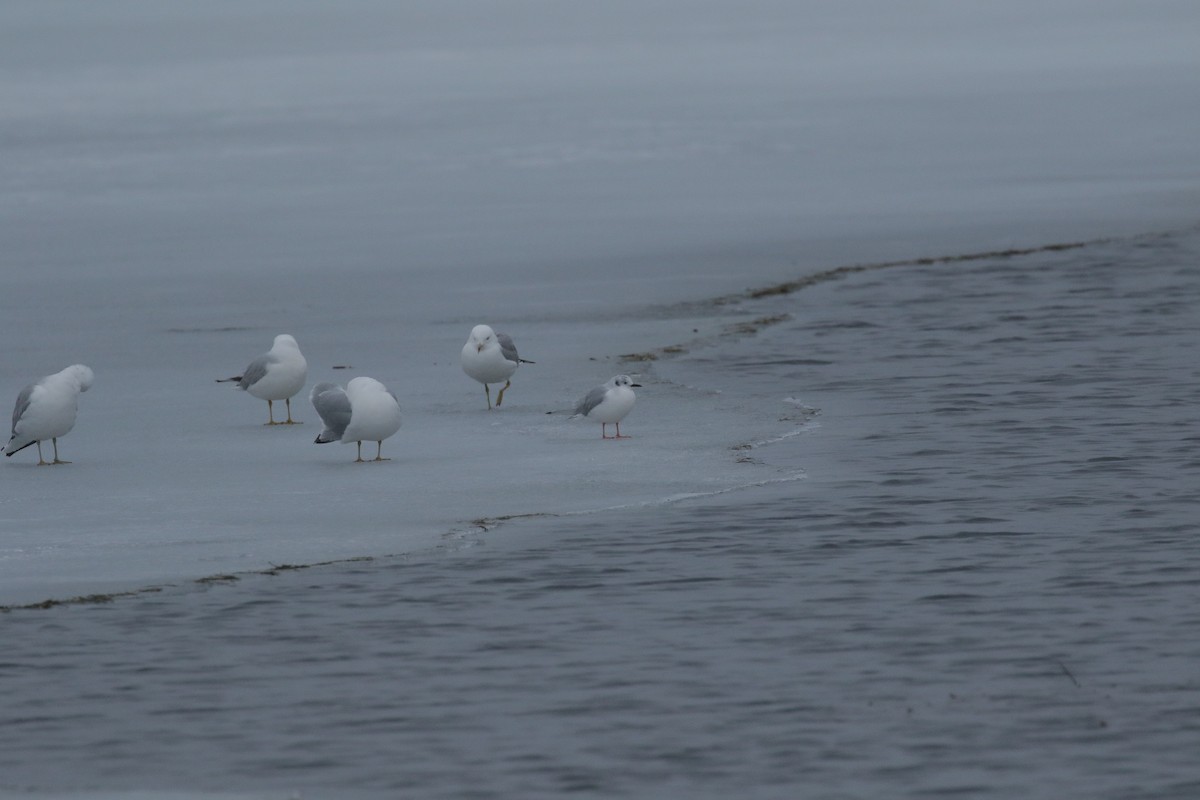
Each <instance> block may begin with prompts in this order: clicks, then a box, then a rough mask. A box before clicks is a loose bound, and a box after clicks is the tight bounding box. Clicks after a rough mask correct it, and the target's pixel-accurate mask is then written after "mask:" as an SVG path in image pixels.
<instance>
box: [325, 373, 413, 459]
mask: <svg viewBox="0 0 1200 800" xmlns="http://www.w3.org/2000/svg"><path fill="white" fill-rule="evenodd" d="M309 400H311V401H312V404H313V408H315V409H316V410H317V414H318V415H319V416H320V417H321V421H322V422H323V423H324V424H325V429H324V430H323V431H321V432H320V433H319V434H318V435H317V438H316V439H315V440H314V441H315V442H316V443H317V444H327V443H329V442H342V443H343V444H349V443H350V442H357V443H358V458H356V459H354V460H355V461H356V462H359V461H362V460H363V457H362V443H363V442H364V441H366V442H375V443H376V444H377V448H376V451H375V459H374V460H375V461H390V460H391V459H388V458H384V457H383V440H384V439H387V438H388V437H390V436H391V435H392V434H394V433H395V432H396V431H398V430H400V403H399V401H398V400H396V395H394V394H392V393H391V392H389V391H388V389H387V387H386V386H384V385H383V384H382V383H380V382H379V381H377V380H375V379H374V378H355V379H354V380H352V381H350V382H349V383H347V384H346V388H345V389H344V390H343V389H342V387H340V386H338V385H337V384H336V383H318V384H317V385H316V386H314V387H313V390H312V393H311V394H310V395H309Z"/></svg>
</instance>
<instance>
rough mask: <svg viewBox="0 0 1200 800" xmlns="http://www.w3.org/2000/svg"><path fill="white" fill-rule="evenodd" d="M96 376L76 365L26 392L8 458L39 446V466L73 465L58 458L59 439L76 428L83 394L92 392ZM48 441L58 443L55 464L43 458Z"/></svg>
mask: <svg viewBox="0 0 1200 800" xmlns="http://www.w3.org/2000/svg"><path fill="white" fill-rule="evenodd" d="M95 377H96V376H95V374H94V373H93V372H92V370H91V368H90V367H85V366H84V365H83V364H74V365H72V366H69V367H67V368H66V369H64V370H63V371H62V372H56V373H54V374H53V375H47V376H46V377H44V378H41V379H39V380H37V381H35V382H34V383H31V384H29V385H28V386H26V387H25V388H24V389H22V390H21V393H20V394H19V395H17V405H16V408H14V409H13V426H12V438H10V439H9V440H8V444H7V445H5V447H4V455H6V456H11V455H12V454H13V453H16V452H18V451H20V450H24V449H25V448H26V447H29V445H31V444H36V445H37V449H38V465H39V466H41V465H45V464H70V463H71V462H70V461H62V460H60V459H59V457H58V437H60V436H66V435H67V434H68V433H69V432H70V430H71V429H72V428H74V427H75V415H76V414H77V413H78V411H79V393H80V392H86V391H87V390H88V389H90V388H91V386H92V381H93V380H95ZM44 439H49V440H50V441H51V442H53V444H54V460H53V461H46V460H45V459H43V458H42V441H43V440H44Z"/></svg>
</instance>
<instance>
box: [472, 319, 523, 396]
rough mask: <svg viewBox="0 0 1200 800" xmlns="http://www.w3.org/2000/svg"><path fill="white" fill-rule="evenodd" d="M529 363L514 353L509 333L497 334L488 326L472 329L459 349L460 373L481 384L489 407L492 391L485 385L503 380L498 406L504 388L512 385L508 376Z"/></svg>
mask: <svg viewBox="0 0 1200 800" xmlns="http://www.w3.org/2000/svg"><path fill="white" fill-rule="evenodd" d="M532 363H533V362H532V361H526V360H525V359H523V358H521V357H520V356H518V355H517V346H516V345H515V344H513V340H512V337H511V336H509V335H507V334H504V333H496V332H495V331H494V330H492V329H491V328H490V327H489V326H487V325H476V326H475V327H474V328H472V329H471V335H470V336H468V337H467V343H466V344H464V345H463V349H462V368H463V372H465V373H467V374H468V375H470V376H471V377H472V378H474V379H475V380H477V381H479V382H480V383H482V384H483V394H484V396H485V397H486V398H487V404H488V409H489V410H490V409H491V407H492V392H491V389H489V388H488V384H489V383H499V382H500V381H504V386H503V387H502V388H501V389H500V392H499V394H497V395H496V406H497V407H499V405H500V404H501V403H503V402H504V390H505V389H507V388H508V387H509V386H511V385H512V381H511V380H509V378H511V377H512V374H513V373H514V372H516V371H517V367H519V366H520V365H522V364H532Z"/></svg>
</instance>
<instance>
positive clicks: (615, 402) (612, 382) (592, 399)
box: [571, 375, 642, 439]
mask: <svg viewBox="0 0 1200 800" xmlns="http://www.w3.org/2000/svg"><path fill="white" fill-rule="evenodd" d="M634 387H636V388H638V389H640V388H641V387H642V385H641V384H640V383H634V382H633V379H632V378H630V377H629V376H628V375H617V376H615V377H613V378H610V379H609V381H608V383H602V384H600V385H599V386H597V387H596V388H594V389H592V390H591V391H590V392H588V393H587V394H586V395H584V396H583V399H582V400H580V401H579V403H578V404H577V405H576V406H575V413H574V414H572V415H571V418H572V419H574V418H575V417H581V416H582V417H587V418H588V419H592V420H595V421H596V422H599V423H600V438H601V439H628V438H629V437H628V436H622V435H621V420H623V419H625V415H626V414H628V413H629V412H630V411H632V410H633V404H634V403H635V402H636V401H637V396H636V395H635V394H634V393H633V389H634ZM610 422H612V423H616V426H617V435H616V436H609V435H608V424H609V423H610Z"/></svg>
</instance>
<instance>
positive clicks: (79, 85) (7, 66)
mask: <svg viewBox="0 0 1200 800" xmlns="http://www.w3.org/2000/svg"><path fill="white" fill-rule="evenodd" d="M0 15H2V19H0V131H3V137H2V138H0V147H2V148H3V152H4V158H3V159H0V182H2V183H3V185H4V186H5V192H4V193H3V195H0V241H3V242H4V251H3V253H2V254H0V258H2V259H3V263H2V266H0V342H3V345H4V353H5V358H4V361H3V364H2V365H0V397H9V398H12V397H15V396H16V394H17V392H18V391H19V390H20V388H21V386H23V385H25V384H26V383H27V382H28V380H29V377H30V376H35V375H44V374H47V373H49V372H51V371H53V370H54V369H58V368H60V367H61V366H62V365H63V364H70V363H75V362H77V361H82V362H85V363H87V364H89V365H90V366H91V367H92V368H93V369H94V370H95V373H96V386H95V388H94V389H93V390H92V391H91V392H89V394H88V396H87V402H86V403H84V404H82V406H81V408H80V412H79V420H78V423H77V425H76V427H75V429H74V431H73V432H72V433H71V460H72V461H73V462H74V463H73V464H72V465H70V466H65V467H60V468H55V469H54V470H49V469H47V468H37V467H36V466H34V465H33V464H31V463H24V462H20V461H18V459H15V458H14V459H8V460H6V462H12V463H4V464H3V465H0V466H3V467H4V469H3V470H2V474H0V604H16V603H25V602H34V601H39V600H42V599H45V598H49V597H66V596H73V595H80V594H86V593H90V592H101V591H119V590H126V589H137V588H140V587H144V586H150V585H155V584H159V583H163V582H169V581H179V580H189V579H193V578H199V577H203V576H207V575H212V574H215V573H224V572H233V571H240V570H252V569H262V568H266V567H269V566H270V565H272V564H285V563H313V562H318V561H326V560H331V559H338V558H351V557H357V556H370V555H378V554H387V553H402V552H407V551H410V550H412V549H413V548H417V547H426V546H433V545H435V544H436V543H437V542H438V541H439V539H440V537H442V536H445V535H447V534H448V533H452V532H453V531H455V530H460V529H462V528H463V527H464V526H470V525H472V524H474V521H476V520H480V519H486V518H496V517H501V516H510V515H523V514H551V513H582V512H587V511H590V510H594V509H601V508H606V507H613V506H629V505H637V504H641V503H649V504H653V503H661V502H666V501H668V500H669V499H670V498H672V497H676V496H680V495H686V494H690V493H702V492H706V491H723V490H726V489H728V488H730V487H734V486H738V485H741V484H744V483H752V482H755V481H766V480H777V479H785V478H788V477H791V476H787V475H782V474H780V473H779V471H778V470H775V469H774V468H772V467H771V466H770V465H769V464H753V463H745V462H744V461H739V460H737V459H736V458H734V457H732V455H731V450H730V448H731V447H734V446H737V445H739V444H741V443H743V442H748V441H767V440H777V439H778V438H779V437H780V436H782V435H784V434H786V432H787V431H786V428H787V425H786V424H785V423H781V422H779V419H778V417H779V415H778V414H777V413H775V409H772V408H761V407H755V406H754V405H753V404H751V403H749V402H748V401H745V400H742V399H740V398H738V397H736V396H730V395H729V394H725V395H720V396H716V395H714V394H712V393H711V392H710V391H708V390H705V389H703V388H697V387H690V386H682V385H677V384H674V383H672V382H671V381H669V380H667V379H666V378H665V377H664V373H663V371H661V370H657V369H656V368H655V365H654V362H652V361H639V360H637V359H636V358H635V359H625V360H623V359H621V358H620V355H621V354H631V353H645V352H648V351H652V350H654V349H655V348H661V347H663V346H666V345H672V344H680V343H682V344H687V343H694V342H703V341H706V340H708V339H711V337H713V336H715V335H716V334H717V333H719V332H720V331H721V330H722V329H724V326H726V325H727V324H728V323H729V321H730V319H731V318H735V317H736V314H737V312H738V309H737V308H736V307H727V306H722V307H715V306H705V305H703V304H700V305H689V302H690V301H698V300H702V299H704V298H708V297H713V296H717V295H723V294H727V293H730V292H737V291H740V290H742V289H745V288H746V287H748V286H755V285H763V284H769V283H772V282H776V281H781V280H788V279H793V278H796V277H799V276H801V275H804V274H809V273H812V272H815V271H817V270H820V269H824V268H828V267H831V266H837V265H839V264H846V263H857V262H863V261H871V260H889V259H900V258H909V257H914V256H936V255H945V254H952V253H956V252H962V251H964V250H994V249H1003V248H1006V247H1021V246H1027V245H1036V244H1042V243H1050V242H1062V241H1071V240H1077V239H1088V238H1095V237H1103V236H1111V235H1120V234H1123V233H1133V232H1140V231H1144V230H1147V229H1165V228H1173V227H1179V226H1184V225H1191V224H1194V223H1195V221H1196V219H1197V212H1198V211H1200V180H1198V177H1200V176H1198V169H1200V168H1198V167H1197V165H1200V139H1197V137H1196V136H1195V135H1194V132H1195V131H1196V130H1198V129H1200V82H1198V81H1197V80H1196V76H1197V75H1200V53H1198V52H1197V49H1196V48H1195V46H1194V44H1195V43H1194V38H1195V37H1194V32H1195V30H1196V29H1197V24H1198V23H1200V7H1197V6H1196V4H1194V3H1181V2H1170V1H1168V0H1155V1H1152V2H1148V3H1139V4H1137V5H1136V6H1133V5H1130V6H1128V7H1126V6H1122V5H1120V4H1116V5H1113V4H1109V5H1104V6H1097V5H1096V4H1094V3H1091V2H1085V1H1084V0H1052V2H1032V0H1021V1H1018V2H1011V3H1004V4H986V5H984V6H979V5H978V4H952V3H942V2H921V3H916V4H911V3H910V4H904V5H902V6H901V5H896V4H892V3H885V2H881V0H863V1H862V2H851V3H842V4H825V3H808V2H799V3H797V2H784V1H783V0H756V1H754V2H749V3H726V2H719V1H718V0H701V2H691V0H688V2H683V0H667V2H655V3H649V4H647V3H640V2H639V3H635V2H632V0H617V1H616V2H612V3H602V4H591V5H581V4H562V3H553V2H545V1H544V0H518V2H513V3H503V4H496V3H488V2H483V1H482V0H469V1H468V2H465V3H455V4H445V3H435V2H421V1H418V2H413V3H403V4H394V3H386V2H351V3H348V4H339V5H338V6H337V7H336V8H335V7H333V6H330V7H329V8H328V9H325V8H323V7H320V6H312V5H304V6H296V5H295V4H293V3H290V2H284V1H283V0H257V1H256V2H255V1H252V2H248V3H238V4H232V5H231V4H188V5H178V4H160V3H152V2H145V1H144V0H115V2H111V3H104V4H99V5H97V4H93V3H87V2H83V0H67V2H64V3H58V4H55V5H54V6H53V8H50V7H47V6H43V5H42V4H37V3H25V4H9V5H6V6H5V8H4V10H3V11H2V12H0ZM479 320H488V321H489V322H490V323H492V324H493V325H494V326H496V327H497V328H498V329H500V330H507V331H512V332H519V333H520V336H519V344H520V347H521V351H522V352H523V353H529V354H530V355H531V356H532V357H533V358H534V359H535V360H536V361H537V362H538V363H537V366H536V368H530V369H527V370H526V369H522V370H521V371H520V373H519V377H520V383H519V391H518V390H517V386H516V384H514V389H513V390H512V391H510V393H508V394H506V396H505V402H504V404H503V406H502V408H501V409H499V410H496V411H492V412H488V411H487V409H486V408H485V407H484V404H482V403H480V402H479V401H478V385H477V384H475V383H474V382H472V381H471V380H469V379H468V378H466V377H465V376H464V375H463V374H462V370H461V367H460V365H459V353H460V349H461V347H462V341H463V339H462V335H463V332H464V331H466V330H469V329H470V327H471V326H472V325H474V324H476V323H477V322H478V321H479ZM280 331H289V332H290V333H292V334H294V335H295V336H296V338H297V339H298V340H299V341H300V342H302V343H303V345H304V352H305V355H306V357H307V360H308V376H307V385H306V387H310V386H312V385H313V384H315V383H317V382H321V381H330V382H335V383H342V382H344V381H345V379H346V378H349V377H352V376H354V375H361V374H368V375H372V376H374V377H376V378H378V379H379V380H380V381H382V382H383V383H384V384H386V385H387V386H388V387H389V388H391V389H392V390H393V391H394V392H395V393H396V395H397V396H398V398H399V401H400V405H401V407H402V408H403V409H404V412H405V422H406V424H405V427H404V428H402V429H401V430H400V432H399V433H397V434H396V435H395V436H394V437H393V438H392V439H391V440H389V448H390V452H391V454H392V456H393V458H394V460H393V461H391V462H388V463H386V464H383V465H379V468H378V469H374V468H373V469H369V470H366V469H361V468H356V467H355V465H353V464H351V463H349V462H348V461H347V462H341V461H331V460H330V459H329V458H328V455H327V454H326V453H323V452H322V451H321V449H320V448H315V447H313V446H312V439H313V437H314V436H315V435H316V434H317V433H318V432H319V431H320V428H321V426H320V423H319V420H318V419H317V417H316V414H315V413H314V412H313V410H312V409H311V408H310V407H308V406H307V405H305V404H298V406H300V407H298V408H297V409H293V415H294V416H295V417H297V418H298V419H299V421H301V422H303V423H304V424H303V425H299V426H288V427H264V426H262V424H261V422H262V421H261V420H260V419H259V418H257V416H255V415H253V414H250V413H248V409H247V407H246V404H245V402H236V401H237V400H242V401H244V400H245V398H236V397H231V396H230V394H229V393H228V392H223V391H222V390H221V388H222V387H219V386H216V385H214V384H213V382H212V381H213V378H216V377H220V376H223V375H228V374H229V370H230V367H231V365H233V366H236V365H238V364H244V363H245V362H246V357H247V354H248V353H254V352H260V351H261V348H262V346H263V344H265V342H266V341H269V339H270V337H272V336H274V335H275V334H277V333H278V332H280ZM639 370H640V371H641V374H638V373H639ZM618 372H630V373H633V377H634V378H635V380H637V382H638V383H642V384H644V385H645V388H644V389H642V390H640V391H639V400H638V406H637V412H636V413H637V419H638V428H639V435H638V437H637V438H636V439H634V440H633V441H631V442H625V443H623V445H622V446H621V447H611V446H607V445H608V444H609V443H604V442H601V441H600V440H599V438H598V437H596V436H594V433H593V431H591V430H590V426H579V425H575V424H573V423H568V422H567V417H568V415H569V414H570V411H571V409H572V407H573V403H574V402H575V401H576V400H577V399H578V392H579V389H580V387H584V386H589V385H592V384H594V383H595V381H596V380H597V379H598V378H599V377H602V376H603V375H606V374H607V375H612V374H615V373H618ZM802 388H803V387H781V401H782V398H784V397H787V396H795V395H796V394H797V393H798V392H801V391H802ZM714 431H716V432H718V433H716V434H714V433H713V432H714ZM625 445H628V446H625ZM359 467H361V465H359Z"/></svg>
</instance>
